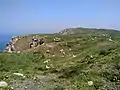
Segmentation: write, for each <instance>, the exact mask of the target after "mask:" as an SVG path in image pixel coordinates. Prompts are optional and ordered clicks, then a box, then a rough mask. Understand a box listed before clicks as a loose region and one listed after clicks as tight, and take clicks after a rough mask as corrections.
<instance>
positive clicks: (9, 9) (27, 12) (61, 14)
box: [0, 0, 120, 34]
mask: <svg viewBox="0 0 120 90" xmlns="http://www.w3.org/2000/svg"><path fill="white" fill-rule="evenodd" d="M78 26H80V27H93V28H111V29H120V0H0V33H16V34H18V33H19V34H24V33H28V34H29V33H46V32H47V33H50V32H51V33H52V32H58V31H60V30H62V29H64V28H69V27H78Z"/></svg>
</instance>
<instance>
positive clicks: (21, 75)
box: [13, 73, 25, 78]
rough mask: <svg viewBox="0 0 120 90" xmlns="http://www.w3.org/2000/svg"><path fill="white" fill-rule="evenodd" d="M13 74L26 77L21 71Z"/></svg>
mask: <svg viewBox="0 0 120 90" xmlns="http://www.w3.org/2000/svg"><path fill="white" fill-rule="evenodd" d="M13 74H14V75H17V76H21V77H23V78H25V76H24V75H23V74H21V73H13Z"/></svg>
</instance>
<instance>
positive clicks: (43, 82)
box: [0, 28, 120, 90]
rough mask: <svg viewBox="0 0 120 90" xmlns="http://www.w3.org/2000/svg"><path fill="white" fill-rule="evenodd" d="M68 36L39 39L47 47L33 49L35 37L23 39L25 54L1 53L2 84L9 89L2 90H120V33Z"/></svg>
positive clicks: (19, 44)
mask: <svg viewBox="0 0 120 90" xmlns="http://www.w3.org/2000/svg"><path fill="white" fill-rule="evenodd" d="M65 32H66V31H65ZM67 32H68V34H63V33H64V31H62V33H59V34H50V35H37V37H38V38H40V37H44V39H45V44H43V45H39V46H37V47H34V48H31V49H30V48H29V42H30V40H31V38H32V36H35V35H28V36H22V37H21V39H20V40H19V41H18V42H17V43H16V48H17V50H18V51H21V53H0V67H1V68H0V80H4V81H6V82H7V83H8V85H9V86H8V87H6V88H1V90H8V88H9V89H10V90H11V87H13V88H14V90H120V36H119V35H120V32H119V31H109V30H102V31H101V30H96V31H95V30H93V31H92V30H89V29H88V30H86V29H85V30H83V29H82V30H81V29H78V28H77V33H76V29H75V30H74V29H72V34H69V33H71V31H69V30H68V31H67ZM81 32H82V33H81ZM54 38H59V41H54ZM13 73H22V74H23V75H25V77H24V78H23V77H20V76H15V75H14V74H13Z"/></svg>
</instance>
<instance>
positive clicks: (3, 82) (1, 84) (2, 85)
mask: <svg viewBox="0 0 120 90" xmlns="http://www.w3.org/2000/svg"><path fill="white" fill-rule="evenodd" d="M7 86H8V84H7V83H6V82H5V81H0V87H7Z"/></svg>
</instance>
